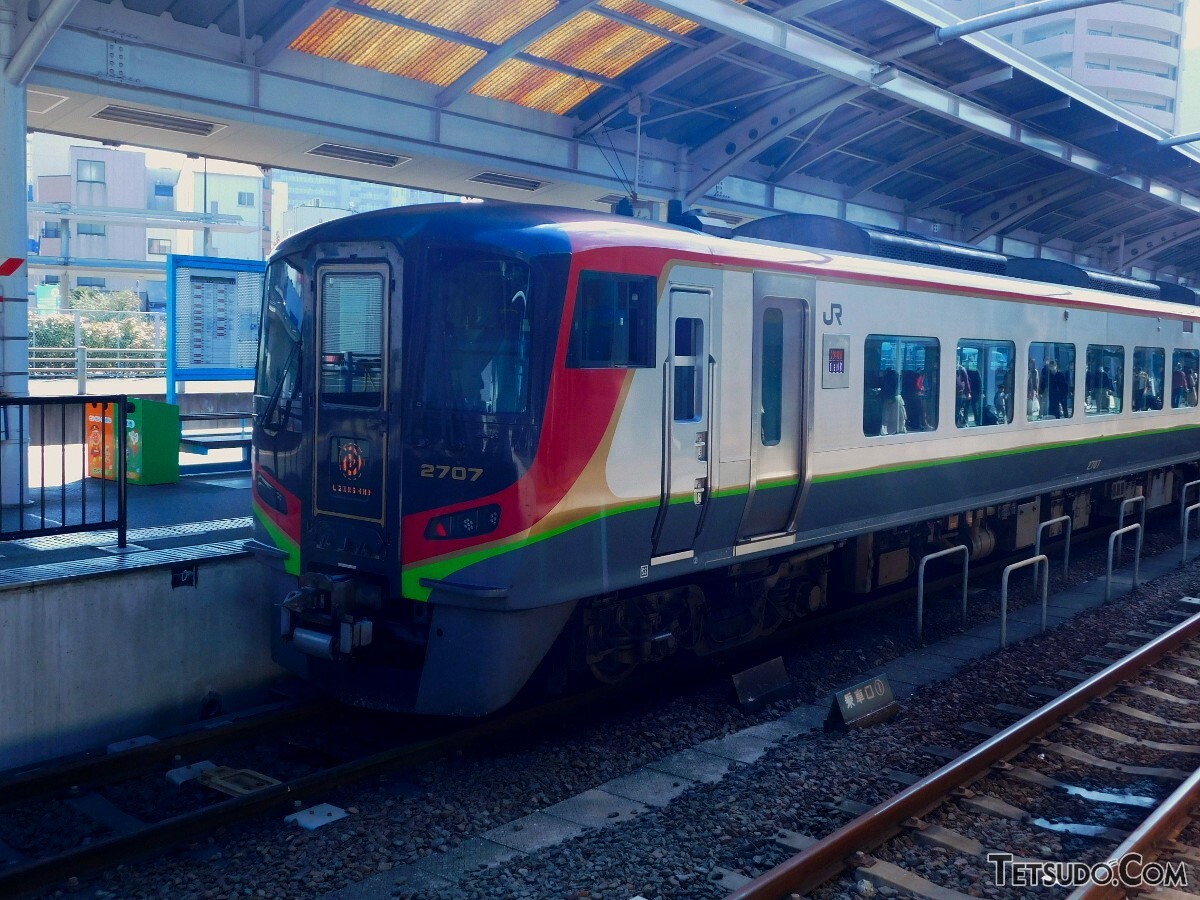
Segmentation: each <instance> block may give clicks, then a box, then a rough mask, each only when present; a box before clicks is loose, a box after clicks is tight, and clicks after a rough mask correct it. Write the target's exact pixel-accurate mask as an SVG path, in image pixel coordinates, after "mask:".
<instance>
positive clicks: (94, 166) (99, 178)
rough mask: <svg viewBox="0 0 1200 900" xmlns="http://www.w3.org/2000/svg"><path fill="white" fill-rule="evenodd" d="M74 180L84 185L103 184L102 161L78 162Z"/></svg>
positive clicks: (86, 160) (83, 160) (87, 160)
mask: <svg viewBox="0 0 1200 900" xmlns="http://www.w3.org/2000/svg"><path fill="white" fill-rule="evenodd" d="M75 180H76V181H79V182H82V183H84V184H104V162H103V160H99V159H81V160H78V161H77V162H76V166H75Z"/></svg>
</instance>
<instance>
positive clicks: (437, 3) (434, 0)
mask: <svg viewBox="0 0 1200 900" xmlns="http://www.w3.org/2000/svg"><path fill="white" fill-rule="evenodd" d="M359 2H360V3H362V4H363V5H364V6H370V7H371V8H373V9H378V10H381V11H383V12H389V13H393V14H394V15H397V16H404V17H406V18H409V19H416V20H418V21H420V22H424V23H426V24H428V25H436V26H437V27H438V28H445V29H447V30H449V31H457V32H461V33H463V34H468V35H470V36H471V37H473V38H477V39H479V40H481V41H489V42H491V43H493V44H502V43H504V41H506V40H508V39H509V38H510V37H512V36H513V35H514V34H516V33H517V32H518V31H520V30H521V29H522V28H524V27H525V26H526V25H528V24H530V23H531V22H534V21H536V20H537V19H540V18H541V17H542V16H544V15H545V14H546V13H548V12H550V11H551V10H552V9H554V7H555V6H556V5H557V3H556V2H555V0H520V2H519V3H518V2H512V0H509V2H503V3H497V2H496V0H454V2H453V3H447V2H446V0H359Z"/></svg>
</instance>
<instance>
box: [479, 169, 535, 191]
mask: <svg viewBox="0 0 1200 900" xmlns="http://www.w3.org/2000/svg"><path fill="white" fill-rule="evenodd" d="M467 181H476V182H478V183H479V184H491V185H495V186H496V187H505V188H512V189H513V190H514V191H536V190H537V189H538V188H540V187H541V186H542V185H543V184H545V182H544V181H535V180H534V179H532V178H520V177H518V176H516V175H505V174H504V173H502V172H480V173H479V174H478V175H474V176H472V177H471V178H468V179H467Z"/></svg>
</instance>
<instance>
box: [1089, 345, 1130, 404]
mask: <svg viewBox="0 0 1200 900" xmlns="http://www.w3.org/2000/svg"><path fill="white" fill-rule="evenodd" d="M1083 401H1084V406H1083V411H1084V414H1085V415H1089V416H1107V415H1115V414H1116V413H1119V412H1120V411H1121V410H1122V409H1124V406H1125V348H1124V347H1121V346H1118V345H1116V344H1088V348H1087V375H1086V376H1085V381H1084V398H1083Z"/></svg>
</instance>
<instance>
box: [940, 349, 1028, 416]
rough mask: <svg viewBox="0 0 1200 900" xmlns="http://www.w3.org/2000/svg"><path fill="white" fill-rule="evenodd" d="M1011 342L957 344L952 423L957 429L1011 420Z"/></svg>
mask: <svg viewBox="0 0 1200 900" xmlns="http://www.w3.org/2000/svg"><path fill="white" fill-rule="evenodd" d="M1014 362H1016V347H1015V345H1014V344H1013V342H1012V341H989V340H982V339H968V340H962V341H959V342H958V354H957V357H956V360H955V368H954V423H955V424H956V425H957V426H958V427H959V428H975V427H979V426H984V425H1007V424H1008V423H1009V422H1011V421H1012V420H1013V387H1014V385H1015V383H1016V382H1015V379H1014V377H1013V363H1014Z"/></svg>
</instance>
